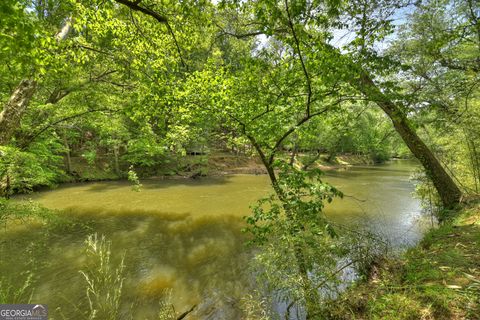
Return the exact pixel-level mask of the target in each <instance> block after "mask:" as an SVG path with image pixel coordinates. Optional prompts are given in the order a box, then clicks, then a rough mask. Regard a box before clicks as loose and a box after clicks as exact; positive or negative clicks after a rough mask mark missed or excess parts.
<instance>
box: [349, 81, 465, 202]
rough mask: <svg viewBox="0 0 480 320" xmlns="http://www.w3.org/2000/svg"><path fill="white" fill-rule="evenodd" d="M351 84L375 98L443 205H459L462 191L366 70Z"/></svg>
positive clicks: (372, 98)
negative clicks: (422, 168) (423, 170)
mask: <svg viewBox="0 0 480 320" xmlns="http://www.w3.org/2000/svg"><path fill="white" fill-rule="evenodd" d="M351 84H352V85H353V86H354V87H355V88H356V89H357V90H359V91H360V92H362V93H363V94H364V95H365V96H366V97H367V98H369V100H372V101H374V102H375V103H376V104H377V105H378V106H379V107H380V108H381V109H382V110H383V111H384V112H385V113H386V114H387V115H388V117H389V118H390V119H391V121H392V123H393V126H394V128H395V130H396V131H397V132H398V134H399V135H400V137H401V138H402V139H403V141H404V142H405V144H406V145H407V146H408V148H409V149H410V151H411V152H412V153H413V155H414V156H415V157H416V158H417V159H418V160H419V161H420V163H421V164H422V165H423V167H424V168H425V172H426V174H427V175H428V177H429V178H430V179H431V180H432V182H433V185H434V186H435V188H436V189H437V192H438V194H439V196H440V199H441V200H442V203H443V205H444V206H445V207H446V208H452V207H454V206H455V205H456V204H458V203H459V202H460V199H461V196H462V192H461V191H460V189H459V188H458V186H457V185H456V184H455V182H454V181H453V179H452V178H451V177H450V176H449V175H448V173H447V171H446V170H445V168H443V166H442V165H441V164H440V161H439V160H438V159H437V158H436V157H435V155H434V154H433V153H432V151H431V150H430V149H429V148H428V146H427V145H426V144H425V143H424V142H423V141H422V139H420V137H419V136H418V135H417V133H416V132H415V129H414V128H412V126H411V125H410V123H409V120H408V119H407V117H406V115H405V113H404V111H403V110H402V109H401V107H400V106H399V105H398V104H396V103H395V102H394V101H392V100H391V99H390V98H389V97H387V96H386V95H385V94H384V93H383V92H382V91H381V90H380V89H379V88H378V86H377V85H376V84H375V83H374V82H373V80H372V79H371V78H370V76H369V75H368V74H366V73H365V72H364V73H362V74H361V75H360V77H359V78H358V79H355V80H353V81H351Z"/></svg>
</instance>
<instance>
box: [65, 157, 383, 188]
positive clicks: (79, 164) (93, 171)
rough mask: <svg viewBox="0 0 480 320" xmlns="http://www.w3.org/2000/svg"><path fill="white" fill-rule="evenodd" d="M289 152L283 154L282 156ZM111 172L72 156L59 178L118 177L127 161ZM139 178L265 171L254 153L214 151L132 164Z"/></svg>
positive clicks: (355, 161)
mask: <svg viewBox="0 0 480 320" xmlns="http://www.w3.org/2000/svg"><path fill="white" fill-rule="evenodd" d="M288 157H289V156H288V155H285V159H286V160H289V159H287V158H288ZM372 164H375V162H374V161H373V159H372V158H371V157H370V156H368V155H356V154H341V155H338V156H335V157H333V158H331V159H330V157H329V156H328V155H327V154H319V155H315V156H313V157H312V156H309V155H306V154H299V155H297V156H296V158H295V165H296V166H297V167H299V168H303V167H306V166H307V167H308V168H319V169H321V170H324V171H331V170H342V169H345V168H347V167H349V166H354V165H372ZM123 167H124V168H123V169H124V170H123V171H121V172H119V173H115V172H114V171H112V168H111V166H109V165H108V159H99V160H98V161H96V162H95V163H87V162H86V161H85V160H84V159H82V158H79V157H77V158H72V160H71V173H70V174H69V175H67V176H66V178H65V179H63V180H62V181H61V182H84V181H106V180H118V179H124V178H125V177H126V171H127V170H128V167H129V165H128V164H125V165H124V166H123ZM134 170H135V171H136V172H137V173H138V175H139V176H140V177H141V178H152V177H156V178H166V177H169V178H197V177H205V176H222V175H231V174H255V175H257V174H266V173H267V172H266V170H265V167H264V165H263V164H262V162H261V160H260V159H259V158H258V157H255V156H245V155H234V154H231V153H226V152H225V153H215V154H211V155H187V156H182V157H178V158H172V159H170V160H169V161H166V162H165V163H163V164H162V165H156V166H152V167H142V166H138V167H134Z"/></svg>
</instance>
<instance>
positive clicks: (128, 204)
mask: <svg viewBox="0 0 480 320" xmlns="http://www.w3.org/2000/svg"><path fill="white" fill-rule="evenodd" d="M412 170H413V165H412V164H411V163H406V162H394V163H391V164H388V165H384V166H378V167H377V166H375V167H357V168H352V169H350V170H346V171H338V172H329V173H327V175H326V177H325V179H326V180H327V181H328V182H330V183H332V184H333V185H335V186H337V187H338V188H339V189H340V190H342V191H343V192H344V193H345V194H346V197H345V198H344V199H343V200H339V199H338V200H336V201H334V202H333V203H332V204H331V205H328V206H327V207H326V215H327V216H328V217H329V218H330V219H332V220H333V221H335V222H336V223H341V224H345V225H350V226H352V225H355V226H364V227H366V228H368V229H369V230H372V231H375V232H377V233H378V232H379V233H382V234H383V236H384V239H386V240H388V241H390V242H391V243H392V244H393V245H394V246H395V247H397V248H400V247H402V246H405V245H408V244H411V243H414V242H416V241H417V240H418V239H419V237H420V235H421V233H422V228H423V227H422V226H421V225H420V224H418V223H417V221H418V220H419V217H420V206H419V203H418V201H416V200H414V199H413V198H412V197H411V192H412V191H413V185H412V184H411V182H410V181H409V179H408V178H409V175H410V173H411V172H412ZM142 184H143V186H144V187H143V189H142V191H141V192H135V191H133V190H132V189H131V185H130V184H129V183H127V182H101V183H86V184H79V185H78V184H77V185H70V186H65V187H61V188H59V189H57V190H53V191H48V192H41V193H37V194H34V195H32V196H31V198H33V199H34V200H35V201H38V202H40V203H41V204H43V205H44V206H46V207H49V208H55V209H65V211H64V213H63V214H64V215H67V216H69V217H71V218H72V219H73V220H74V221H76V222H77V223H76V224H73V225H69V226H65V225H61V224H59V225H58V226H51V227H49V228H46V227H44V228H35V229H33V230H32V229H30V228H16V229H15V228H14V229H12V230H11V231H8V232H2V234H1V235H0V239H1V240H0V241H1V243H0V246H1V247H0V252H1V256H2V259H1V261H0V271H1V273H2V275H6V276H7V277H9V278H11V279H12V282H21V281H22V280H21V279H23V278H22V277H24V275H23V274H22V273H23V272H26V271H27V270H29V269H32V268H33V272H34V273H35V275H36V278H37V281H36V284H35V288H36V289H35V292H34V295H33V301H34V302H41V303H48V304H49V308H50V310H52V312H53V315H54V316H56V318H57V317H60V313H62V314H63V315H64V316H65V318H66V319H73V318H75V312H76V311H75V308H73V307H72V305H76V304H78V302H79V301H80V302H82V301H84V300H85V280H84V279H83V278H82V276H81V275H80V274H79V272H78V270H80V269H81V268H82V267H83V265H84V263H85V261H84V255H83V253H82V252H83V245H84V244H83V243H84V240H85V238H86V237H87V235H88V234H91V233H93V232H97V233H98V234H104V235H106V237H107V238H108V239H109V240H111V241H112V252H113V256H114V258H115V259H116V260H117V261H118V260H119V259H120V258H121V256H122V255H123V254H124V253H125V254H126V260H125V264H126V266H127V269H126V282H125V290H124V293H125V294H124V296H123V299H124V300H123V305H124V306H125V308H126V309H128V308H132V304H133V305H134V308H135V310H136V312H135V319H154V318H156V317H157V314H158V302H159V300H161V299H164V298H165V295H166V294H167V293H169V294H170V295H171V302H172V303H173V305H174V307H175V310H177V311H179V312H183V311H185V310H188V309H189V308H191V306H192V305H195V304H200V303H201V305H200V306H199V307H198V310H197V311H196V312H197V315H198V318H201V319H204V318H207V315H208V316H211V317H212V318H215V317H217V318H220V319H221V318H229V319H235V318H237V317H238V313H237V312H238V305H237V304H236V303H235V301H237V302H238V299H239V298H240V297H242V296H243V295H244V294H245V293H246V292H248V290H249V288H248V286H249V285H248V284H249V283H250V281H249V279H248V276H247V275H246V266H247V264H248V260H249V253H248V250H247V249H246V247H245V245H244V242H245V240H246V238H245V237H246V236H245V234H242V232H241V229H242V228H243V227H244V222H243V220H242V217H243V216H245V215H248V214H249V212H250V209H249V206H250V205H251V204H252V203H253V202H254V201H255V200H256V199H258V198H259V197H262V196H264V195H266V194H268V193H269V192H270V187H269V183H268V178H267V177H266V176H255V175H235V176H227V177H218V178H206V179H200V180H146V181H142ZM45 231H47V232H45ZM221 306H224V307H221ZM72 317H73V318H72ZM192 319H193V317H192Z"/></svg>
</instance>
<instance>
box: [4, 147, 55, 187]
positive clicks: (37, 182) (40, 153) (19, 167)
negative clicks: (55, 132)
mask: <svg viewBox="0 0 480 320" xmlns="http://www.w3.org/2000/svg"><path fill="white" fill-rule="evenodd" d="M60 150H62V147H61V146H60V145H59V144H58V143H57V142H56V141H54V140H52V141H47V142H44V143H35V144H33V145H31V147H30V148H29V150H26V151H23V150H19V149H17V148H15V147H4V146H0V157H1V158H0V186H1V189H0V190H1V191H2V193H3V194H5V195H7V196H8V195H10V194H12V193H13V192H30V191H32V190H33V188H34V187H36V186H54V185H55V183H56V181H57V180H58V179H59V177H61V176H62V174H63V171H62V170H61V157H60V156H58V152H59V151H60Z"/></svg>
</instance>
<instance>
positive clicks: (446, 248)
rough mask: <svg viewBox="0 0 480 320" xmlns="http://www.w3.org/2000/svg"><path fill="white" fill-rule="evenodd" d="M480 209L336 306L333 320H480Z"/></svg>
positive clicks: (463, 214) (471, 209)
mask: <svg viewBox="0 0 480 320" xmlns="http://www.w3.org/2000/svg"><path fill="white" fill-rule="evenodd" d="M479 256H480V204H478V203H477V204H475V205H470V206H468V207H466V208H464V209H462V210H461V211H460V212H459V213H458V215H457V216H456V218H454V219H452V220H451V221H448V222H446V223H444V224H443V225H441V226H440V227H439V228H437V229H433V230H431V231H430V232H428V233H427V234H426V235H425V237H424V238H423V240H422V241H421V243H420V244H419V245H418V246H416V247H414V248H412V249H410V250H409V251H407V253H406V254H405V255H404V256H403V257H402V258H400V259H398V260H390V261H388V262H386V263H385V264H384V265H383V267H382V268H380V269H379V270H377V271H376V272H375V273H373V274H372V275H371V279H370V280H369V281H368V282H366V283H361V284H358V285H357V286H355V287H352V288H350V289H349V290H347V291H346V292H345V293H344V294H343V295H342V296H341V297H340V299H339V300H337V301H335V302H334V303H333V304H332V305H331V306H330V314H329V318H331V319H412V320H413V319H415V320H416V319H480V260H479V259H478V257H479Z"/></svg>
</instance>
